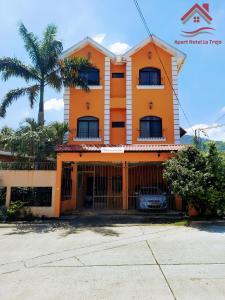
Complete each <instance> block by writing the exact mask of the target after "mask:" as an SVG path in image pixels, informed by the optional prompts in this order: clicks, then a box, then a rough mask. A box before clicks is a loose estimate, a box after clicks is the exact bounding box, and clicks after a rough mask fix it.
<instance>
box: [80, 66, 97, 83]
mask: <svg viewBox="0 0 225 300" xmlns="http://www.w3.org/2000/svg"><path fill="white" fill-rule="evenodd" d="M80 76H81V77H83V78H84V79H86V80H87V82H88V85H99V83H100V76H99V69H96V68H89V69H87V70H85V71H80Z"/></svg>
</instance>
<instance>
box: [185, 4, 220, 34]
mask: <svg viewBox="0 0 225 300" xmlns="http://www.w3.org/2000/svg"><path fill="white" fill-rule="evenodd" d="M212 20H213V18H212V17H211V16H210V14H209V4H208V3H204V4H202V6H201V5H199V4H197V3H196V4H195V5H193V6H192V7H191V8H190V9H189V10H188V11H187V12H186V13H185V14H184V15H183V17H182V18H181V21H182V23H183V24H188V23H189V24H191V26H193V25H200V24H204V25H205V26H201V27H198V28H195V29H194V30H191V31H182V36H185V37H191V36H196V35H200V34H212V31H213V30H215V28H212V27H209V26H207V25H209V24H211V22H212ZM206 23H207V24H206ZM195 27H196V26H195Z"/></svg>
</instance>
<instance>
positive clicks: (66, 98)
mask: <svg viewBox="0 0 225 300" xmlns="http://www.w3.org/2000/svg"><path fill="white" fill-rule="evenodd" d="M63 102H64V122H65V123H68V122H69V109H70V89H69V88H65V89H64V94H63Z"/></svg>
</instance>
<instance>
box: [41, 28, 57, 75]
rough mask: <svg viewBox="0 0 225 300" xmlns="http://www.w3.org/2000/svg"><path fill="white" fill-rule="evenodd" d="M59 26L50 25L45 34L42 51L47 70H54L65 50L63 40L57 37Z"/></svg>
mask: <svg viewBox="0 0 225 300" xmlns="http://www.w3.org/2000/svg"><path fill="white" fill-rule="evenodd" d="M56 34H57V27H56V26H55V25H52V24H50V25H48V26H47V28H46V29H45V31H44V34H43V40H42V43H41V45H40V52H41V56H42V58H43V63H44V65H45V69H46V70H47V72H49V71H52V70H54V68H55V66H56V64H57V62H58V59H59V56H60V54H61V53H62V51H63V45H62V42H61V41H59V40H57V39H56Z"/></svg>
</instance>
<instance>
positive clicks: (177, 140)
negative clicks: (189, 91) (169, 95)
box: [171, 56, 180, 144]
mask: <svg viewBox="0 0 225 300" xmlns="http://www.w3.org/2000/svg"><path fill="white" fill-rule="evenodd" d="M171 62H172V85H173V120H174V121H173V125H174V143H175V144H180V120H179V119H180V116H179V102H178V99H177V97H178V85H177V74H178V66H177V58H176V57H174V56H172V58H171Z"/></svg>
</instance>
